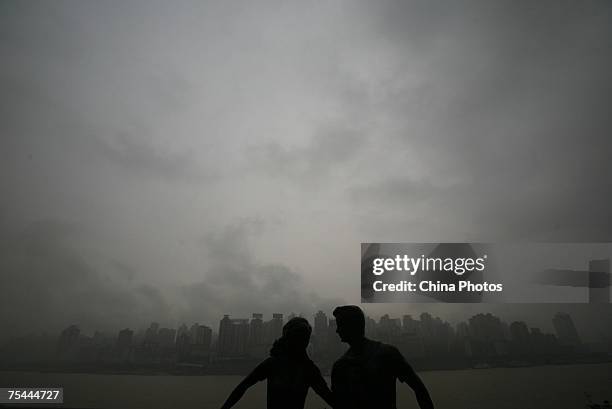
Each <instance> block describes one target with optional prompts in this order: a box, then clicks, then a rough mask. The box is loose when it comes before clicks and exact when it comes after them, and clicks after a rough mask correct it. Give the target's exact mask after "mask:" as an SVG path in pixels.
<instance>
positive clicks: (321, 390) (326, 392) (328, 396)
mask: <svg viewBox="0 0 612 409" xmlns="http://www.w3.org/2000/svg"><path fill="white" fill-rule="evenodd" d="M310 386H311V387H312V389H313V390H314V391H315V392H316V393H317V395H319V396H320V397H321V398H322V399H323V400H324V401H325V402H326V403H327V404H328V405H329V406H331V407H332V408H334V407H336V403H335V401H334V395H333V394H332V391H331V390H330V389H329V387H328V386H327V382H325V379H323V376H322V375H321V371H319V368H317V367H315V372H314V374H313V377H312V380H311V382H310Z"/></svg>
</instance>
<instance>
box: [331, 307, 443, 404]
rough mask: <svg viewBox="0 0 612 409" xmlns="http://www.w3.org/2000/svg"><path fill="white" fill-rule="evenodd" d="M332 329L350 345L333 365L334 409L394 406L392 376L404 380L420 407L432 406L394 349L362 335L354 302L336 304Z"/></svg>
mask: <svg viewBox="0 0 612 409" xmlns="http://www.w3.org/2000/svg"><path fill="white" fill-rule="evenodd" d="M333 314H334V317H336V332H337V333H338V335H339V336H340V340H341V341H342V342H346V343H347V344H349V346H350V348H349V349H348V350H347V351H346V353H345V354H344V355H343V356H341V357H340V359H338V360H337V361H336V363H335V364H334V367H333V369H332V374H331V383H332V392H333V394H334V399H335V400H336V403H337V406H336V408H338V409H349V408H350V409H396V398H395V384H396V379H399V380H400V381H402V382H403V383H407V384H408V386H410V387H411V388H412V389H413V390H414V393H415V395H416V399H417V401H418V403H419V406H420V407H421V409H433V407H434V406H433V402H432V400H431V397H430V396H429V392H428V391H427V388H426V387H425V385H424V384H423V382H422V381H421V379H420V378H419V377H418V375H417V374H416V373H415V372H414V370H413V369H412V367H411V366H410V365H408V363H407V362H406V360H405V359H404V357H403V356H402V354H401V353H400V352H399V351H398V349H397V348H395V347H394V346H391V345H386V344H383V343H381V342H377V341H372V340H369V339H367V338H366V337H365V317H364V315H363V311H361V308H359V307H358V306H356V305H345V306H341V307H337V308H336V309H335V310H334V312H333Z"/></svg>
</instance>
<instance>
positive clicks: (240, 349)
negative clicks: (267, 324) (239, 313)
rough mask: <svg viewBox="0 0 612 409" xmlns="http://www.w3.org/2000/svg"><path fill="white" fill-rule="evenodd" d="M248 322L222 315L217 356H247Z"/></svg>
mask: <svg viewBox="0 0 612 409" xmlns="http://www.w3.org/2000/svg"><path fill="white" fill-rule="evenodd" d="M248 339H249V320H248V319H231V318H230V317H229V315H224V316H223V319H221V321H220V323H219V356H221V357H239V356H244V355H246V354H247V346H248Z"/></svg>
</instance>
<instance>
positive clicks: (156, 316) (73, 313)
mask: <svg viewBox="0 0 612 409" xmlns="http://www.w3.org/2000/svg"><path fill="white" fill-rule="evenodd" d="M0 62H1V63H0V138H1V139H0V186H1V191H2V194H1V196H0V229H1V230H0V321H1V322H2V327H3V329H4V328H8V329H9V330H10V331H23V330H27V329H33V330H38V329H49V330H56V329H57V328H59V327H62V326H66V325H68V324H70V323H73V322H74V323H80V324H81V325H82V326H84V327H86V328H93V327H99V328H119V327H125V326H136V325H140V326H143V325H146V324H147V323H148V322H149V321H151V320H158V321H159V322H160V323H162V325H176V323H179V322H181V321H183V320H185V321H189V322H190V321H196V320H197V321H200V322H204V323H207V324H209V325H212V326H213V327H215V329H216V327H217V322H218V319H219V318H220V316H221V314H223V313H230V314H232V315H233V316H247V314H249V313H250V312H263V313H265V314H270V313H272V312H276V311H279V312H285V313H288V312H290V311H296V312H305V313H307V314H309V313H311V312H312V311H314V310H317V309H319V308H323V309H325V310H327V311H329V309H330V308H331V307H332V306H333V305H335V304H336V303H345V302H351V303H357V302H359V294H360V293H359V286H360V283H359V277H360V276H359V272H360V267H359V261H360V260H359V258H360V245H359V244H360V242H362V241H363V242H376V241H395V242H408V241H417V242H428V241H480V242H495V241H571V242H579V241H612V218H610V217H609V215H610V199H611V198H612V172H611V166H610V158H611V156H612V155H611V153H612V142H611V141H610V130H611V129H612V126H611V125H612V123H611V122H612V119H611V118H612V116H610V112H609V111H610V106H612V75H611V74H610V73H611V72H612V5H611V4H610V2H608V1H601V2H594V1H584V2H574V1H572V2H569V1H567V2H565V1H551V2H547V1H538V2H516V1H504V2H502V1H480V2H475V1H447V2H444V1H439V2H430V1H417V2H399V1H398V2H384V1H376V2H372V1H367V2H366V1H364V2H360V1H331V2H303V1H295V2H287V1H260V2H247V1H244V2H238V1H232V2H214V3H205V2H193V3H191V2H179V1H173V2H152V1H141V2H136V1H130V2H123V1H121V2H120V1H104V2H102V1H97V2H93V1H90V2H84V1H53V2H38V1H2V2H1V3H0ZM504 308H505V307H491V306H465V307H461V306H448V305H432V304H428V305H424V306H423V305H422V306H410V305H404V306H395V307H393V309H392V311H396V314H400V313H402V312H413V313H417V312H420V311H424V310H428V311H431V312H433V313H434V314H442V315H443V317H446V318H448V319H455V318H464V317H466V316H467V314H469V313H471V312H473V311H479V310H495V311H500V313H502V312H503V313H504V314H506V316H508V317H514V316H519V315H520V312H521V311H523V312H524V309H523V310H521V309H520V308H515V309H512V308H514V307H512V308H511V307H508V308H506V309H504ZM568 308H569V307H568ZM386 309H388V308H387V307H385V306H379V307H371V308H369V309H368V311H369V312H370V313H372V314H373V315H377V314H380V313H381V312H384V311H386ZM557 309H558V308H557V307H555V306H542V307H533V308H532V310H531V311H530V317H532V319H534V320H538V319H540V318H542V317H543V318H542V319H543V320H546V322H548V324H547V325H548V326H550V324H549V318H550V316H551V315H552V313H554V312H555V311H556V310H557ZM577 309H578V310H580V311H582V312H585V311H586V312H588V311H591V310H588V309H586V306H582V307H577ZM502 310H503V311H502ZM601 311H604V313H606V314H607V315H608V317H610V316H612V313H611V311H610V309H609V308H608V309H603V310H601ZM542 322H544V321H542Z"/></svg>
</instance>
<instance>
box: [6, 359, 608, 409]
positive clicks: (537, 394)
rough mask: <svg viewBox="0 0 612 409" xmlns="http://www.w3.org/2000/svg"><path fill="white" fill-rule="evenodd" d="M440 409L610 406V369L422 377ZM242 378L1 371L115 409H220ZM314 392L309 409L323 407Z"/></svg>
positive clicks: (256, 405)
mask: <svg viewBox="0 0 612 409" xmlns="http://www.w3.org/2000/svg"><path fill="white" fill-rule="evenodd" d="M420 375H421V377H422V378H423V381H424V382H425V384H426V385H427V387H428V388H429V390H430V393H431V395H432V397H433V399H434V402H435V403H436V407H437V408H449V409H451V408H452V409H463V408H465V409H481V408H482V409H485V408H486V409H489V408H495V409H505V408H507V409H527V408H534V409H536V408H537V409H540V408H550V409H553V408H554V409H557V408H567V409H584V408H585V405H586V402H587V401H586V398H585V392H586V393H589V394H590V395H592V397H593V399H594V400H595V401H597V402H601V401H603V400H604V399H609V400H612V364H594V365H566V366H542V367H532V368H509V369H508V368H499V369H476V370H458V371H431V372H423V373H421V374H420ZM241 379H242V377H240V376H168V375H151V376H143V375H102V374H69V373H36V372H0V387H33V386H47V387H50V386H56V387H63V388H64V402H65V404H64V406H63V407H85V408H116V409H145V408H146V409H174V408H185V409H190V408H198V409H205V408H219V407H220V406H221V404H222V403H223V401H224V400H225V398H226V397H227V395H228V394H229V393H230V392H231V390H232V389H233V388H234V386H236V384H237V383H238V382H239V381H240V380H241ZM265 394H266V385H265V382H262V383H259V384H257V385H256V386H254V387H253V388H251V389H250V390H249V391H247V393H246V394H245V396H244V397H243V399H242V401H241V402H239V404H238V405H236V406H235V407H236V408H237V409H264V408H265V399H266V398H265ZM324 407H326V405H325V404H324V402H323V401H322V400H320V399H319V397H318V396H316V395H315V394H314V393H313V392H312V390H311V391H310V392H309V394H308V400H307V404H306V408H308V409H322V408H324ZM416 407H417V405H416V401H415V399H414V396H413V394H412V391H411V390H410V389H409V388H408V387H407V386H405V385H403V384H398V408H416Z"/></svg>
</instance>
